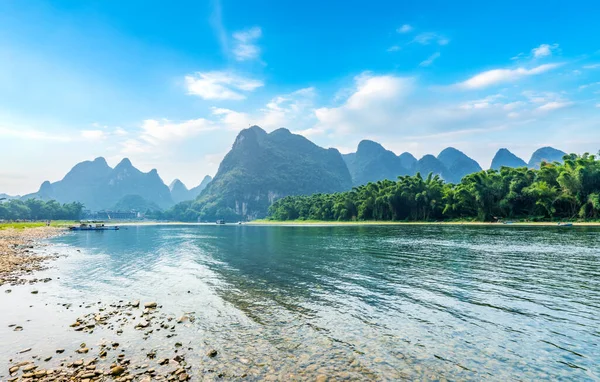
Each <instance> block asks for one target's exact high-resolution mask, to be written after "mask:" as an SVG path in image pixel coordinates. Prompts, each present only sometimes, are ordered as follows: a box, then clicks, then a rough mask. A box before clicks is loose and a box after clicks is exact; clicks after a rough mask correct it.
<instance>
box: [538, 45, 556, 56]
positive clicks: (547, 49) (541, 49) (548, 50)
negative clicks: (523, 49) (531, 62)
mask: <svg viewBox="0 0 600 382" xmlns="http://www.w3.org/2000/svg"><path fill="white" fill-rule="evenodd" d="M557 49H558V44H552V45H549V44H542V45H540V46H538V47H537V48H533V49H532V50H531V54H532V55H533V57H535V58H541V57H547V56H551V55H552V52H553V51H555V50H557Z"/></svg>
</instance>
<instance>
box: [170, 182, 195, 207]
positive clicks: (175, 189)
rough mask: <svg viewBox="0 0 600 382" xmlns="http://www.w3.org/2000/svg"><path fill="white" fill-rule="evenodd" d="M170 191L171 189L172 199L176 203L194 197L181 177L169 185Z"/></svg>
mask: <svg viewBox="0 0 600 382" xmlns="http://www.w3.org/2000/svg"><path fill="white" fill-rule="evenodd" d="M169 191H171V199H173V202H174V203H179V202H183V201H184V200H192V199H194V198H193V197H192V195H191V193H190V190H188V189H187V187H186V186H185V184H183V182H182V181H181V180H179V179H175V180H174V181H172V182H171V184H170V185H169Z"/></svg>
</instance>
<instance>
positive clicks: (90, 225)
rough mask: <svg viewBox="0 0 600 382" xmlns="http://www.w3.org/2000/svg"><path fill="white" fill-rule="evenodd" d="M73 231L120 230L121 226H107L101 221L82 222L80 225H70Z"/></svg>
mask: <svg viewBox="0 0 600 382" xmlns="http://www.w3.org/2000/svg"><path fill="white" fill-rule="evenodd" d="M69 229H70V230H71V231H118V230H119V226H117V225H113V226H106V225H104V222H101V221H89V222H81V224H80V225H79V226H72V227H69Z"/></svg>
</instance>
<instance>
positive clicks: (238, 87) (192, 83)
mask: <svg viewBox="0 0 600 382" xmlns="http://www.w3.org/2000/svg"><path fill="white" fill-rule="evenodd" d="M185 83H186V87H187V90H188V94H191V95H197V96H199V97H201V98H203V99H211V100H242V99H245V98H246V95H245V94H243V93H244V92H251V91H254V90H256V89H258V88H260V87H262V86H263V85H264V84H263V83H262V81H259V80H254V79H251V78H245V77H242V76H239V75H237V74H235V73H232V72H227V71H213V72H196V73H194V74H193V75H188V76H185Z"/></svg>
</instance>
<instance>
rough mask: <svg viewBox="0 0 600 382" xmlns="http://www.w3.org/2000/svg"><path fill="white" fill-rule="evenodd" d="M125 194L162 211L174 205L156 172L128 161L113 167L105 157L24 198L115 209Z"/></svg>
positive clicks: (79, 167) (76, 168)
mask: <svg viewBox="0 0 600 382" xmlns="http://www.w3.org/2000/svg"><path fill="white" fill-rule="evenodd" d="M126 195H139V196H141V197H142V198H144V199H146V200H147V201H149V202H151V203H155V204H156V205H158V206H159V207H161V208H167V207H169V206H171V205H172V204H173V200H172V199H171V193H170V192H169V188H168V187H167V186H165V184H164V183H163V181H162V179H161V178H160V177H159V176H158V172H157V171H156V170H151V171H150V172H148V173H144V172H141V171H140V170H138V169H136V168H135V167H134V166H133V165H132V164H131V161H129V159H123V160H122V161H121V162H120V163H119V164H118V165H117V166H116V167H115V168H111V167H110V166H108V164H107V163H106V160H105V159H104V158H96V159H95V160H93V161H85V162H81V163H78V164H77V165H75V167H73V168H72V169H71V171H69V172H68V173H67V175H65V177H64V178H63V179H62V180H60V181H58V182H54V183H50V182H48V181H45V182H44V183H42V185H41V186H40V189H39V191H38V192H36V193H34V194H29V195H25V196H23V197H22V199H29V198H40V199H43V200H50V199H54V200H56V201H58V202H60V203H70V202H74V201H78V202H81V203H83V204H84V205H85V208H87V209H90V210H101V209H112V208H113V207H114V206H115V204H117V202H119V200H121V199H122V198H123V197H124V196H126Z"/></svg>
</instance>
